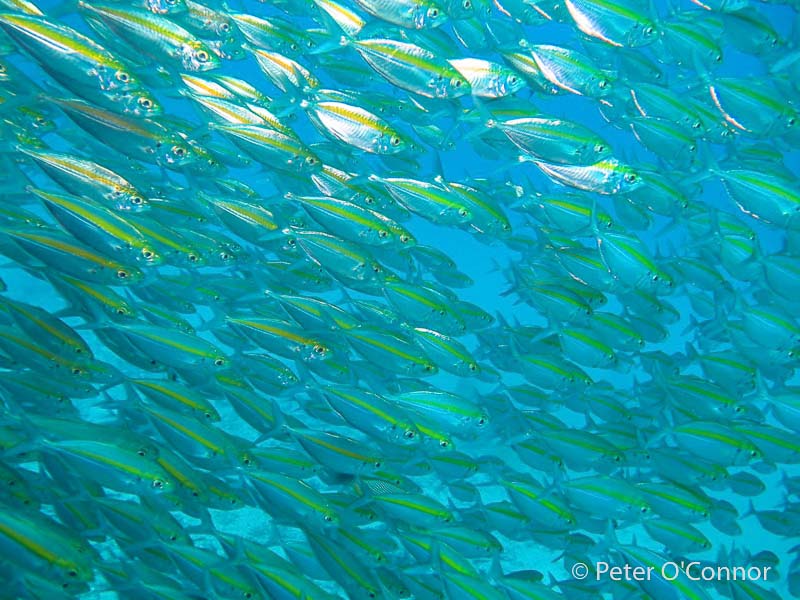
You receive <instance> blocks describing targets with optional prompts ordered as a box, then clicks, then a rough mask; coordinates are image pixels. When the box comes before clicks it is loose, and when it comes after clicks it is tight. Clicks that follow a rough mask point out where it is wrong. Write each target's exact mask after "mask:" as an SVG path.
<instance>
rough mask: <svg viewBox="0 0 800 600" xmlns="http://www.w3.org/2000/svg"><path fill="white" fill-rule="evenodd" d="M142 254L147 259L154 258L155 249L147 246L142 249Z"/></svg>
mask: <svg viewBox="0 0 800 600" xmlns="http://www.w3.org/2000/svg"><path fill="white" fill-rule="evenodd" d="M142 256H143V257H144V258H145V259H146V260H150V259H151V258H153V251H152V250H148V249H147V248H145V249H144V250H142Z"/></svg>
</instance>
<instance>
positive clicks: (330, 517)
mask: <svg viewBox="0 0 800 600" xmlns="http://www.w3.org/2000/svg"><path fill="white" fill-rule="evenodd" d="M323 518H324V519H325V521H326V522H327V523H332V522H333V517H332V516H330V515H325V516H324V517H323Z"/></svg>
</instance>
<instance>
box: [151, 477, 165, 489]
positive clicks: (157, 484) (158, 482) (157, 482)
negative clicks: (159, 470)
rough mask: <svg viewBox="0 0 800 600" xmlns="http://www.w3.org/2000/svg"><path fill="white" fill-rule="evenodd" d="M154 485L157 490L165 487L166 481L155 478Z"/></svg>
mask: <svg viewBox="0 0 800 600" xmlns="http://www.w3.org/2000/svg"><path fill="white" fill-rule="evenodd" d="M153 487H154V488H156V489H157V490H160V489H163V487H164V482H163V481H161V480H160V479H154V480H153Z"/></svg>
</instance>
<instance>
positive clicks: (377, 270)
mask: <svg viewBox="0 0 800 600" xmlns="http://www.w3.org/2000/svg"><path fill="white" fill-rule="evenodd" d="M372 271H373V272H374V273H380V272H381V271H383V269H381V266H380V265H379V264H378V263H375V264H374V265H372Z"/></svg>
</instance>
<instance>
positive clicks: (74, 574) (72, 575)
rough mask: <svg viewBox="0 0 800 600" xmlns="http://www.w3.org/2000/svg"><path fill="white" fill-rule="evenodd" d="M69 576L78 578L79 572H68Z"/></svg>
mask: <svg viewBox="0 0 800 600" xmlns="http://www.w3.org/2000/svg"><path fill="white" fill-rule="evenodd" d="M67 575H69V576H70V577H77V576H78V572H77V571H75V570H74V569H73V570H71V571H68V572H67Z"/></svg>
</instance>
